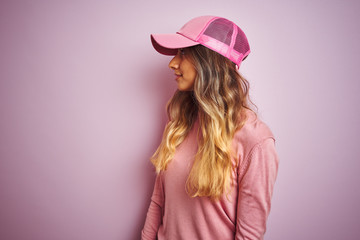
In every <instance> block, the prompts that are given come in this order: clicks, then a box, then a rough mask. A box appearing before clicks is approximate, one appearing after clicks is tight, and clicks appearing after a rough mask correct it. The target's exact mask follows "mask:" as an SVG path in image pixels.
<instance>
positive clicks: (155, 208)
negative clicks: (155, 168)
mask: <svg viewBox="0 0 360 240" xmlns="http://www.w3.org/2000/svg"><path fill="white" fill-rule="evenodd" d="M163 206H164V191H163V186H162V181H161V174H158V175H157V176H156V180H155V185H154V190H153V194H152V196H151V202H150V206H149V209H148V212H147V215H146V220H145V225H144V228H143V230H142V231H141V239H142V240H155V239H157V232H158V230H159V227H160V225H161V222H162V215H163V214H162V213H163Z"/></svg>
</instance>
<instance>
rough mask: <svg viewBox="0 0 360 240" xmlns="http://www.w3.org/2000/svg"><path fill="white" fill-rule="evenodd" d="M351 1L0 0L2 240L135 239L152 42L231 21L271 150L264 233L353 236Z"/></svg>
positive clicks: (151, 126) (158, 123) (355, 81)
mask: <svg viewBox="0 0 360 240" xmlns="http://www.w3.org/2000/svg"><path fill="white" fill-rule="evenodd" d="M359 11H360V4H359V3H358V1H355V0H354V1H340V0H332V1H321V0H306V1H287V0H282V1H280V0H275V1H253V0H246V1H245V0H244V1H243V0H229V1H219V0H217V1H209V0H206V1H205V0H204V1H194V0H182V1H165V0H162V1H127V2H126V1H100V0H98V1H85V0H84V1H67V0H65V1H60V0H59V1H10V0H8V1H1V2H0V239H4V240H13V239H15V240H25V239H26V240H29V239H31V240H32V239H34V240H48V239H51V240H60V239H61V240H80V239H87V240H98V239H106V240H115V239H130V240H131V239H139V237H140V230H141V229H142V226H143V224H144V220H145V214H146V210H147V208H148V205H149V201H150V195H151V192H152V187H153V186H152V185H153V181H154V176H155V175H154V172H153V168H152V166H151V164H150V163H149V160H148V159H149V157H150V156H151V154H152V153H153V152H154V150H155V149H156V147H157V145H158V144H159V141H160V138H161V134H162V130H163V127H164V123H165V110H164V106H165V104H166V101H167V100H168V99H169V98H170V96H171V95H172V94H173V92H174V90H175V87H176V85H175V82H174V79H173V74H172V73H171V71H170V70H168V68H167V64H168V61H169V60H170V58H169V57H166V56H162V55H159V54H157V53H156V52H155V51H154V50H153V48H152V46H151V44H150V38H149V35H150V33H169V32H170V33H172V32H175V31H176V30H178V29H179V28H180V27H181V26H182V25H183V24H184V23H185V22H186V21H188V20H190V19H191V18H193V17H195V16H199V15H208V14H211V15H220V16H224V17H226V18H229V19H231V20H233V21H235V22H236V23H238V24H239V25H240V27H241V28H242V29H243V30H244V31H245V33H246V34H247V36H248V39H249V41H250V46H251V49H252V53H251V54H250V55H249V57H248V58H247V59H246V60H245V61H244V62H243V64H242V67H241V72H242V73H243V74H244V75H245V77H247V79H248V80H249V81H250V83H251V96H252V99H253V100H254V102H255V103H256V104H257V106H258V107H259V115H260V117H261V118H262V119H263V120H264V121H265V122H266V123H267V124H268V125H269V126H270V128H271V129H272V131H273V132H274V134H275V136H276V138H277V149H278V152H279V156H280V168H279V175H278V179H277V182H276V185H275V192H274V197H273V207H272V211H271V214H270V217H269V221H268V231H267V233H266V235H265V238H266V239H268V240H279V239H280V240H289V239H291V240H303V239H327V240H330V239H331V240H332V239H333V240H339V239H346V240H352V239H354V240H355V239H359V234H360V221H359V218H360V207H359V202H360V187H359V186H357V185H358V183H359V182H360V174H359V170H360V163H359V162H360V147H359V143H358V139H359V134H360V127H359V125H360V107H359V102H360V101H359V100H360V97H359V91H360V81H359V75H360V67H359V58H360V47H359V42H360V28H359V22H360V17H359Z"/></svg>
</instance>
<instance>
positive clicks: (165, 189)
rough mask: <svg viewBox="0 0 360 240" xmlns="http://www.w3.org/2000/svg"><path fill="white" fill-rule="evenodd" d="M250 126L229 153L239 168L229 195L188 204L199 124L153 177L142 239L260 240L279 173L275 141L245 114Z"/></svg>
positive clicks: (242, 130) (247, 125)
mask: <svg viewBox="0 0 360 240" xmlns="http://www.w3.org/2000/svg"><path fill="white" fill-rule="evenodd" d="M246 112H247V115H248V120H247V122H246V124H245V125H244V127H243V128H242V129H240V130H239V131H238V132H236V134H235V137H234V139H233V143H232V147H233V149H234V151H235V153H236V156H237V159H234V160H233V161H238V163H239V165H238V166H239V167H238V168H237V169H236V171H234V173H233V179H232V181H233V187H232V189H231V193H230V194H229V195H228V196H226V195H224V196H223V197H222V198H221V200H220V201H217V202H212V201H210V200H209V199H208V198H207V197H195V198H191V197H189V196H188V195H187V193H186V191H185V182H186V179H187V176H188V174H189V171H190V168H191V165H192V162H193V160H194V155H195V154H196V151H197V141H196V133H197V130H198V127H199V126H198V122H196V123H195V125H194V127H193V129H192V130H191V132H190V133H189V135H188V136H187V138H186V139H185V140H184V142H183V143H182V144H181V145H180V146H179V147H178V148H177V150H176V153H175V156H174V159H173V160H172V161H171V162H170V163H169V165H168V169H167V170H166V171H164V172H162V173H160V174H159V175H158V176H157V177H156V181H155V186H154V191H153V194H152V197H151V203H150V207H149V210H148V213H147V217H146V222H145V226H144V229H143V230H142V239H143V240H149V239H159V240H164V239H166V240H180V239H186V240H192V239H205V240H212V239H213V240H227V239H229V240H230V239H231V240H234V239H241V240H245V239H246V240H249V239H263V237H264V233H265V230H266V220H267V217H268V215H269V212H270V206H271V197H272V192H273V187H274V183H275V179H276V176H277V170H278V163H279V159H278V155H277V153H276V150H275V138H274V136H273V134H272V132H271V130H270V129H269V128H268V126H267V125H266V124H265V123H263V122H262V121H261V120H259V119H258V118H256V115H255V114H254V113H252V112H251V111H249V110H246Z"/></svg>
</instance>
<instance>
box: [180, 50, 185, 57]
mask: <svg viewBox="0 0 360 240" xmlns="http://www.w3.org/2000/svg"><path fill="white" fill-rule="evenodd" d="M179 54H180V55H182V56H184V55H185V49H183V48H179Z"/></svg>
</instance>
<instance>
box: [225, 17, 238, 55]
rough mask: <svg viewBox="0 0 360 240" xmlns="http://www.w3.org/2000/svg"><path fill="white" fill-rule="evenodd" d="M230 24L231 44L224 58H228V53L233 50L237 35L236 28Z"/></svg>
mask: <svg viewBox="0 0 360 240" xmlns="http://www.w3.org/2000/svg"><path fill="white" fill-rule="evenodd" d="M232 24H233V35H232V36H231V42H230V46H229V49H228V51H227V53H226V57H228V56H230V51H231V50H233V48H234V45H235V41H236V37H237V34H238V29H237V26H236V25H235V24H234V23H233V22H232Z"/></svg>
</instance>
